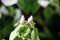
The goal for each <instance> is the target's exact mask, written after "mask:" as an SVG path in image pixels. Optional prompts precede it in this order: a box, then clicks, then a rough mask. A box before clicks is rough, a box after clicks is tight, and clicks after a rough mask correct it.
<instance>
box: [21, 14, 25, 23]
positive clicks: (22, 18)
mask: <svg viewBox="0 0 60 40" xmlns="http://www.w3.org/2000/svg"><path fill="white" fill-rule="evenodd" d="M24 21H25V17H24V15H22V16H21V19H20V22H21V23H23V22H24Z"/></svg>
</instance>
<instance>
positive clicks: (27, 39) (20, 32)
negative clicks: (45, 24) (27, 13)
mask: <svg viewBox="0 0 60 40" xmlns="http://www.w3.org/2000/svg"><path fill="white" fill-rule="evenodd" d="M33 25H35V23H34V22H32V23H28V22H24V23H22V24H19V25H18V26H17V27H16V28H15V30H14V31H12V33H11V35H10V40H11V39H12V35H13V34H14V33H17V35H16V37H15V38H13V39H14V40H39V36H38V30H37V28H35V27H34V26H33ZM31 29H33V30H31ZM13 32H14V33H13ZM30 34H31V35H30ZM13 36H14V35H13Z"/></svg>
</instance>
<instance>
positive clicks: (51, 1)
mask: <svg viewBox="0 0 60 40" xmlns="http://www.w3.org/2000/svg"><path fill="white" fill-rule="evenodd" d="M50 3H51V4H52V5H59V0H50Z"/></svg>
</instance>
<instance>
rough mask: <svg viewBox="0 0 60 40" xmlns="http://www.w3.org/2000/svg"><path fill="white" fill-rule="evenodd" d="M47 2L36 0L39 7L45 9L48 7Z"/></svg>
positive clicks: (46, 0) (45, 0)
mask: <svg viewBox="0 0 60 40" xmlns="http://www.w3.org/2000/svg"><path fill="white" fill-rule="evenodd" d="M49 3H50V2H49V1H48V0H38V4H39V5H41V6H42V7H47V6H48V5H49Z"/></svg>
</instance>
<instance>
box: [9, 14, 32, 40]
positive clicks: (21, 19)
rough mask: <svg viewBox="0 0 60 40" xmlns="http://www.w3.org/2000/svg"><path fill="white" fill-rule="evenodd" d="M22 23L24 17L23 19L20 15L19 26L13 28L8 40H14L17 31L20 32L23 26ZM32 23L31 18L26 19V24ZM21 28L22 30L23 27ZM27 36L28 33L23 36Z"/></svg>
mask: <svg viewBox="0 0 60 40" xmlns="http://www.w3.org/2000/svg"><path fill="white" fill-rule="evenodd" d="M24 21H25V17H24V15H22V16H21V18H20V20H19V22H20V25H19V26H17V27H16V28H15V30H14V31H12V32H11V34H10V38H9V40H14V39H15V37H16V36H17V35H18V33H17V31H18V30H20V28H21V26H23V25H22V23H23V22H24ZM32 21H33V17H32V16H30V17H29V18H28V23H31V22H32ZM23 28H24V27H23ZM27 34H28V33H26V34H25V35H27Z"/></svg>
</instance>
